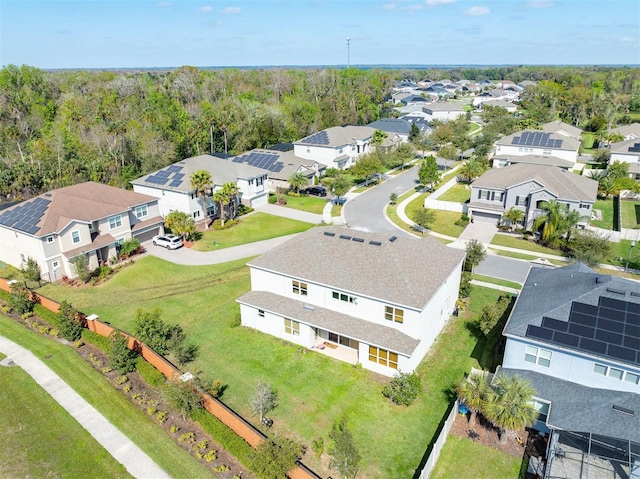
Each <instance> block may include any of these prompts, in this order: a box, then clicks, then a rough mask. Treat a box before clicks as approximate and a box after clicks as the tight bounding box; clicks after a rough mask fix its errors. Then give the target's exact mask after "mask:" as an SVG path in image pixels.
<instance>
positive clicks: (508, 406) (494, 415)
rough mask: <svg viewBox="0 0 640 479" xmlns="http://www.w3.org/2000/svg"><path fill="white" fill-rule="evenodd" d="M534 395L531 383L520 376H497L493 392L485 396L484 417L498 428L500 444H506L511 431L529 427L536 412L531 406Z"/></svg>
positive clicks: (534, 418)
mask: <svg viewBox="0 0 640 479" xmlns="http://www.w3.org/2000/svg"><path fill="white" fill-rule="evenodd" d="M535 393H536V391H535V389H533V386H532V385H531V383H530V382H529V381H528V380H527V379H525V378H523V377H520V376H516V375H513V376H498V377H497V378H496V379H495V381H494V390H493V391H492V392H491V393H489V395H488V396H487V402H486V405H485V408H484V412H483V413H484V415H485V416H486V418H487V419H489V421H491V422H492V423H493V424H494V425H495V426H496V427H498V428H500V442H501V443H503V444H504V443H506V442H507V438H508V436H509V434H510V433H511V432H512V431H515V430H518V429H522V428H523V427H528V426H531V425H532V424H533V423H534V422H535V420H536V418H537V417H538V412H537V411H536V409H535V407H534V406H533V395H534V394H535Z"/></svg>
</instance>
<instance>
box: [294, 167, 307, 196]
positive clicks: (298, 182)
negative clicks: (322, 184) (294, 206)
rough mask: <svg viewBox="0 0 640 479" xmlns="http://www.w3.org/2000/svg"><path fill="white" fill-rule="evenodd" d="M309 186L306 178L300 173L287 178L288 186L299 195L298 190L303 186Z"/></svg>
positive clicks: (297, 172)
mask: <svg viewBox="0 0 640 479" xmlns="http://www.w3.org/2000/svg"><path fill="white" fill-rule="evenodd" d="M308 184H309V180H308V179H307V177H306V176H304V175H303V174H302V173H301V172H299V171H296V172H295V173H293V174H292V175H291V176H290V177H289V186H290V187H291V188H292V189H293V191H295V192H296V193H300V188H302V187H303V186H307V185H308Z"/></svg>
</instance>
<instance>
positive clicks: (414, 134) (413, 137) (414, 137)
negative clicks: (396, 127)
mask: <svg viewBox="0 0 640 479" xmlns="http://www.w3.org/2000/svg"><path fill="white" fill-rule="evenodd" d="M419 140H420V128H418V127H417V126H416V124H415V123H411V128H410V129H409V141H410V142H411V143H416V142H418V141H419Z"/></svg>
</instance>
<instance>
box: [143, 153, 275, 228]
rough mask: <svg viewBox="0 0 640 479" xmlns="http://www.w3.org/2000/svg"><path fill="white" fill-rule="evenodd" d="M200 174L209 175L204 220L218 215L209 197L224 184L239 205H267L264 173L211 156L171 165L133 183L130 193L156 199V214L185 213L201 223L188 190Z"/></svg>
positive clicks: (194, 194)
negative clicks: (193, 177)
mask: <svg viewBox="0 0 640 479" xmlns="http://www.w3.org/2000/svg"><path fill="white" fill-rule="evenodd" d="M199 170H204V171H207V172H209V174H210V175H211V180H212V183H211V188H209V189H208V191H207V192H206V204H207V215H206V216H207V217H215V216H217V215H219V211H218V209H219V206H218V205H217V204H216V202H214V201H213V194H214V192H215V191H216V190H217V189H220V188H222V185H223V184H225V183H229V182H232V183H234V184H235V185H236V186H237V187H238V191H239V201H241V202H242V203H244V204H246V205H247V206H251V207H253V208H255V207H257V206H261V205H264V204H266V203H267V200H268V193H269V192H268V187H267V184H268V180H269V178H268V176H269V175H268V174H267V172H266V171H265V170H262V169H260V168H256V167H254V166H251V165H246V164H244V163H242V162H237V161H235V160H234V159H223V158H219V157H216V156H212V155H200V156H194V157H192V158H187V159H185V160H182V161H179V162H177V163H174V164H173V165H170V166H167V167H166V168H162V169H161V170H158V171H154V172H153V173H150V174H148V175H145V176H142V177H140V178H138V179H136V180H133V181H132V182H131V184H132V185H133V191H135V192H137V193H142V194H145V195H150V196H154V197H156V198H158V205H159V207H160V214H161V215H162V216H166V215H168V214H169V213H170V212H171V211H182V212H183V213H187V214H189V215H191V216H193V218H195V219H196V221H199V220H203V219H204V218H205V215H204V214H203V211H202V200H201V198H200V197H199V196H198V194H197V192H196V191H195V190H194V189H193V188H192V187H191V175H192V174H193V173H195V172H196V171H199Z"/></svg>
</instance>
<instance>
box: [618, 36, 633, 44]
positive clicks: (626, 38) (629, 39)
mask: <svg viewBox="0 0 640 479" xmlns="http://www.w3.org/2000/svg"><path fill="white" fill-rule="evenodd" d="M620 42H621V43H635V42H636V39H635V38H634V37H622V38H621V39H620Z"/></svg>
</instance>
